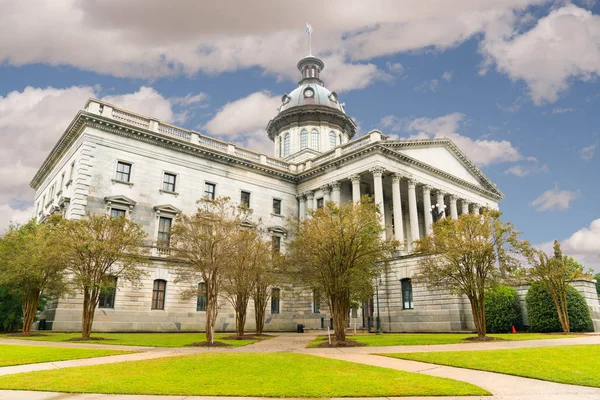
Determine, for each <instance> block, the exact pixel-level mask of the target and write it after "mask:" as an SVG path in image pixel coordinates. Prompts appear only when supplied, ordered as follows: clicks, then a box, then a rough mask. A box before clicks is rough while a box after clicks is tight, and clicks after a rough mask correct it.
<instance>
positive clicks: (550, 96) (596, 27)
mask: <svg viewBox="0 0 600 400" xmlns="http://www.w3.org/2000/svg"><path fill="white" fill-rule="evenodd" d="M527 22H530V21H527ZM515 25H517V26H514V25H513V24H512V23H511V22H510V21H507V22H506V24H505V26H504V28H503V29H499V31H494V30H488V31H487V32H486V35H485V39H484V40H483V42H482V43H481V51H482V53H483V54H484V55H485V56H486V57H487V62H488V64H492V63H495V65H496V68H497V69H498V70H499V71H501V72H504V73H506V74H508V76H509V77H510V78H512V79H513V80H524V81H525V82H526V83H527V85H528V87H529V92H530V95H531V98H532V99H533V101H534V103H535V104H538V105H539V104H542V103H544V102H554V101H556V100H557V99H558V96H559V94H560V93H561V92H563V91H565V90H567V89H568V87H569V82H570V81H571V80H573V79H579V80H583V81H590V80H593V79H595V78H596V77H598V75H600V45H599V44H600V15H594V14H592V12H590V11H588V10H585V9H583V8H579V7H577V6H575V5H573V4H568V5H565V6H564V7H561V8H558V9H554V10H552V11H551V12H550V13H549V14H548V15H547V16H545V17H543V18H541V19H540V20H538V21H537V23H536V24H535V26H533V28H531V29H530V30H528V31H525V32H523V33H521V30H520V29H519V26H518V25H519V24H518V23H516V24H515ZM498 27H499V28H500V27H501V26H500V25H498Z"/></svg>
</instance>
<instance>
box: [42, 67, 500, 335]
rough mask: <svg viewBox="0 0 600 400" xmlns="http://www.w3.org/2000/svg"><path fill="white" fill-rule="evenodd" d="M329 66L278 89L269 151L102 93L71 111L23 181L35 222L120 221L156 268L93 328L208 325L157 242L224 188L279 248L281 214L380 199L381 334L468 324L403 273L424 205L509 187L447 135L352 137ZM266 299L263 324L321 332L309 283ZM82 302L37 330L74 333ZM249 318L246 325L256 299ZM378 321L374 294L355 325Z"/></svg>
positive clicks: (411, 269) (460, 305)
mask: <svg viewBox="0 0 600 400" xmlns="http://www.w3.org/2000/svg"><path fill="white" fill-rule="evenodd" d="M324 68H325V65H324V63H323V61H321V60H320V59H319V58H317V57H314V56H312V55H309V56H308V57H305V58H303V59H302V60H300V61H299V62H298V69H299V71H300V81H299V82H298V85H297V87H296V88H295V89H293V90H292V91H291V92H290V93H287V94H284V95H283V96H282V97H281V105H280V107H279V109H278V112H277V114H276V115H273V116H272V119H271V120H270V121H269V123H268V125H267V126H266V134H267V135H268V136H269V139H271V140H272V141H273V155H268V154H262V153H259V152H255V151H251V150H249V149H245V148H242V147H239V146H237V145H235V144H233V143H227V142H224V141H221V140H217V139H214V138H212V137H209V136H206V135H203V134H201V133H198V132H195V131H191V130H187V129H183V128H180V127H177V126H173V125H170V124H167V123H165V122H163V121H159V120H157V119H154V118H153V117H152V116H143V115H138V114H135V113H133V112H130V111H128V110H124V109H121V108H119V107H118V104H115V105H113V104H108V103H106V102H103V101H100V100H96V99H90V100H89V101H88V102H87V103H86V104H85V106H84V108H83V109H82V110H80V111H79V112H78V113H77V115H75V117H74V119H73V120H72V122H71V123H70V125H69V126H68V127H66V130H65V131H64V133H63V135H62V136H61V138H60V140H59V141H58V142H57V143H56V145H55V146H54V148H53V149H52V151H51V152H50V154H49V155H48V157H47V158H46V160H45V161H44V163H43V165H42V166H41V168H40V169H39V171H38V172H37V174H36V175H35V177H34V178H33V180H32V181H31V186H32V187H33V188H34V189H35V191H36V194H35V215H36V217H37V218H38V220H40V221H42V220H44V219H45V218H46V217H47V216H48V215H50V214H52V213H61V214H62V215H64V216H65V217H66V218H76V219H77V218H85V216H86V214H90V213H91V214H102V213H107V214H110V215H113V216H121V215H124V216H125V217H126V218H129V219H131V220H132V221H135V222H136V223H138V224H140V225H141V226H142V227H143V229H144V230H145V232H146V233H147V235H148V246H150V247H152V249H151V253H150V257H151V259H152V266H151V267H149V268H148V271H147V275H146V276H145V277H144V278H143V281H142V285H141V286H139V287H132V286H131V285H130V284H129V283H127V282H124V281H123V282H121V281H120V280H116V282H115V284H116V288H115V290H114V291H113V292H112V293H111V292H110V291H109V292H107V293H104V294H103V295H102V297H101V299H100V304H99V305H98V310H97V311H96V315H95V320H94V330H95V331H146V332H147V331H199V330H203V329H204V326H205V306H206V298H205V295H204V292H203V284H202V282H198V287H199V293H198V298H197V299H194V300H192V301H183V300H181V298H180V291H181V287H178V285H177V284H176V283H175V282H174V278H175V276H174V275H173V274H171V273H170V272H169V269H168V268H167V267H166V266H165V262H164V261H165V252H164V250H163V249H161V248H159V247H157V246H156V242H157V241H158V240H160V239H165V238H167V239H168V237H169V232H170V227H171V225H172V224H173V221H174V219H175V218H177V215H179V214H180V213H193V212H194V211H195V209H196V201H197V200H198V199H200V198H202V197H209V198H215V197H220V196H227V197H229V198H231V199H232V200H233V201H234V202H239V203H240V204H241V205H244V206H247V207H249V208H250V209H252V210H253V214H252V218H254V219H256V220H259V219H260V220H261V221H262V226H263V227H264V229H265V231H267V232H268V233H269V235H272V237H273V241H274V242H276V243H278V245H279V244H280V246H281V251H285V246H286V240H287V238H288V231H287V223H286V220H287V219H288V218H290V217H299V218H305V217H306V215H307V213H308V211H309V210H312V209H315V208H319V207H322V206H323V204H324V202H327V201H333V202H336V203H342V202H349V201H358V200H359V199H360V197H361V196H363V195H371V196H373V197H374V200H375V202H376V203H377V204H378V205H379V206H380V209H381V211H382V213H381V218H382V223H383V224H384V225H385V228H386V229H385V234H386V235H387V236H388V237H394V238H396V239H397V240H399V241H401V242H404V243H405V246H404V249H403V251H401V252H400V253H398V254H397V255H396V256H395V257H393V258H392V259H390V260H389V263H388V264H389V265H388V268H387V270H386V272H385V274H382V276H381V280H380V281H379V282H377V294H378V303H379V315H380V319H381V327H382V329H383V331H384V332H407V331H424V332H426V331H428V332H448V331H461V330H470V329H473V322H472V316H471V311H470V306H469V303H468V301H467V300H466V299H463V298H461V297H457V296H453V295H450V294H449V293H446V292H445V291H442V290H439V291H431V290H429V289H428V288H427V287H426V286H423V285H419V284H416V283H413V282H412V281H411V277H413V276H414V274H415V272H416V269H417V264H418V263H417V261H418V258H417V257H416V256H414V255H413V254H412V248H413V246H412V243H413V242H414V241H415V240H417V239H419V238H420V237H422V236H424V235H428V234H430V232H431V224H432V214H431V212H430V210H431V206H432V205H434V206H435V205H436V204H437V205H439V206H440V210H441V211H444V212H445V213H446V214H447V217H448V218H458V216H460V215H462V214H466V213H474V214H477V213H479V211H480V209H481V208H489V209H497V208H498V202H499V201H500V200H501V199H502V198H503V194H502V193H501V192H500V191H499V190H498V188H497V187H496V185H494V183H492V182H491V181H490V180H489V179H488V178H487V177H486V176H485V175H484V174H483V173H482V172H481V171H480V170H479V169H478V168H477V167H476V166H475V165H474V164H473V163H472V162H471V161H470V160H469V159H468V158H467V157H466V156H465V155H464V153H463V152H462V151H461V150H460V149H459V148H458V147H457V146H456V145H455V144H454V143H452V141H451V140H449V139H427V140H391V139H388V137H387V136H386V135H385V134H384V133H383V132H380V131H378V130H373V131H371V132H369V133H367V134H365V135H363V136H361V137H357V132H356V131H357V126H356V124H355V123H354V121H353V120H352V119H351V118H350V117H349V116H348V115H347V113H346V110H345V105H344V103H343V102H342V100H341V99H340V98H339V97H338V94H337V93H336V92H334V91H330V90H329V89H327V88H326V86H325V84H324V82H323V81H322V80H321V73H322V71H323V70H324ZM443 205H445V208H444V207H443ZM375 284H376V283H375V282H373V285H374V287H375ZM271 297H272V298H271V303H270V307H268V308H267V314H266V321H265V331H283V330H295V329H296V326H297V324H304V325H305V327H306V328H307V329H322V328H323V327H326V326H325V324H327V323H328V321H329V318H330V317H331V314H330V313H329V311H328V309H327V305H326V302H325V301H324V299H320V298H319V297H318V296H317V295H315V293H313V291H312V290H310V289H307V288H302V287H297V286H294V285H290V284H282V285H281V286H280V287H277V288H274V289H273V290H272V296H271ZM219 304H220V308H219V315H218V319H217V325H216V328H215V329H216V330H217V331H228V330H229V331H233V330H234V329H235V316H234V312H233V309H232V308H231V306H230V305H229V304H228V303H226V302H225V301H224V300H223V301H221V302H220V303H219ZM81 308H82V297H81V296H79V295H72V296H65V297H62V298H60V299H54V300H52V301H50V302H48V305H47V308H46V310H45V311H44V312H43V315H42V317H41V318H43V319H44V320H45V329H52V330H58V331H61V330H62V331H76V330H79V329H81ZM248 312H249V315H248V321H249V322H248V323H247V329H248V330H252V329H253V325H254V322H253V321H254V319H253V315H252V314H253V306H252V305H250V306H249V310H248ZM376 316H377V306H376V299H375V298H374V299H373V300H369V301H365V302H364V304H362V307H361V308H360V309H359V310H358V313H357V315H356V319H355V320H353V319H351V323H352V324H354V323H356V324H357V327H358V328H359V329H360V328H364V329H367V328H368V327H369V326H370V325H371V324H372V321H373V319H374V318H375V317H376Z"/></svg>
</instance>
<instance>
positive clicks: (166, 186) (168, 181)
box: [163, 172, 177, 192]
mask: <svg viewBox="0 0 600 400" xmlns="http://www.w3.org/2000/svg"><path fill="white" fill-rule="evenodd" d="M176 179H177V175H175V174H170V173H168V172H165V176H164V177H163V190H164V191H165V192H174V191H175V180H176Z"/></svg>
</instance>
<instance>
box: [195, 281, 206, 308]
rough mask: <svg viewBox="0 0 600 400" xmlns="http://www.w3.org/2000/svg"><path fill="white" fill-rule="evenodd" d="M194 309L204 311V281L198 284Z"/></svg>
mask: <svg viewBox="0 0 600 400" xmlns="http://www.w3.org/2000/svg"><path fill="white" fill-rule="evenodd" d="M196 311H206V283H204V282H202V283H199V284H198V300H197V301H196Z"/></svg>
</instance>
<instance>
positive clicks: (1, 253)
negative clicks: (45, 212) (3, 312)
mask: <svg viewBox="0 0 600 400" xmlns="http://www.w3.org/2000/svg"><path fill="white" fill-rule="evenodd" d="M61 220H62V219H61V218H60V217H59V216H55V217H51V218H50V219H49V220H47V221H46V222H45V223H44V224H40V223H38V222H37V221H36V220H35V219H31V220H30V221H29V222H27V223H26V224H24V225H21V226H16V225H13V226H11V227H10V228H9V230H8V232H6V234H5V235H4V236H3V237H2V239H0V285H2V286H4V287H5V288H6V289H7V290H8V291H9V292H11V293H16V294H18V296H19V297H20V298H21V300H22V316H23V330H22V335H23V336H29V335H30V333H31V325H32V324H33V321H34V320H35V316H36V314H37V311H38V306H39V302H40V296H41V295H42V293H44V292H47V293H48V294H49V295H52V296H58V295H60V294H61V293H62V292H63V291H64V290H65V289H66V281H65V275H64V270H65V263H64V260H65V258H64V252H63V249H62V247H61V241H60V238H61V237H62V235H61V234H60V229H59V226H60V224H61V223H62V222H61Z"/></svg>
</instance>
